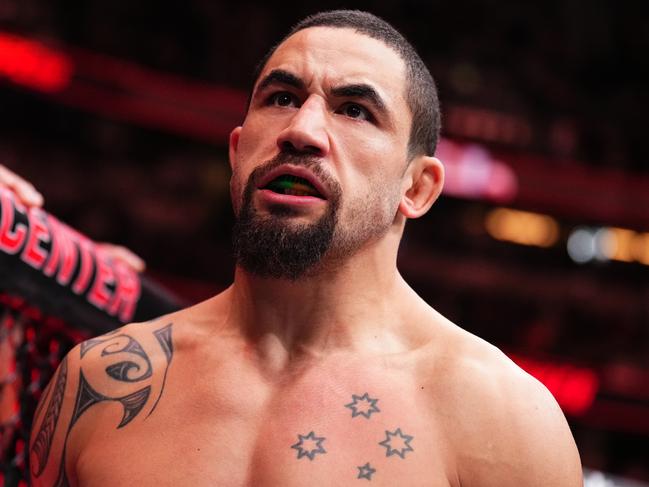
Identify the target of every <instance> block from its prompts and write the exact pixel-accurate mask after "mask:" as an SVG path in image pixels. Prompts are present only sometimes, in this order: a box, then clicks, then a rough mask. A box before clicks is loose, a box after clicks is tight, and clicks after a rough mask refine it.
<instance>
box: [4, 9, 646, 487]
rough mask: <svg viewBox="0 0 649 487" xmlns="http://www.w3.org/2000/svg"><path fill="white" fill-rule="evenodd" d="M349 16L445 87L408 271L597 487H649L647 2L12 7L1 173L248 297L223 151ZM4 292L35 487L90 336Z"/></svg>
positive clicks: (17, 473) (17, 428) (189, 277)
mask: <svg viewBox="0 0 649 487" xmlns="http://www.w3.org/2000/svg"><path fill="white" fill-rule="evenodd" d="M339 7H351V8H360V9H367V10H370V11H372V12H374V13H376V14H378V15H380V16H382V17H384V18H385V19H387V20H388V21H390V22H392V23H393V24H394V25H395V26H396V27H398V28H399V29H400V30H402V32H403V33H404V34H405V35H406V36H407V37H408V38H409V39H411V41H412V42H413V44H414V45H415V46H416V47H417V48H418V50H419V51H420V53H421V55H422V57H423V59H424V61H425V62H426V63H427V64H428V66H429V67H430V69H431V71H432V73H433V75H434V77H435V78H436V80H437V82H438V85H439V90H440V96H441V100H442V105H443V118H444V129H443V135H444V141H443V143H442V144H441V147H440V150H439V153H438V155H439V156H440V157H441V158H442V159H443V160H444V161H445V163H446V166H447V172H448V183H447V187H446V190H445V194H444V196H443V197H442V198H441V200H440V201H439V202H438V203H437V204H436V205H435V206H434V207H433V209H432V211H431V212H430V214H429V215H428V216H426V217H425V218H423V219H422V220H421V221H415V222H411V223H410V224H409V228H408V229H407V231H406V237H405V239H404V242H403V244H402V248H401V253H400V267H401V269H402V272H403V274H404V276H405V277H406V279H407V280H408V281H409V282H410V283H411V284H412V285H413V286H414V287H415V289H416V290H417V291H418V292H419V293H420V294H421V295H422V296H423V297H424V298H425V299H426V300H427V301H428V302H429V303H430V304H431V305H432V306H434V307H435V308H436V309H438V310H439V311H441V312H442V313H443V314H445V315H446V316H448V317H449V318H450V319H452V320H453V321H455V322H456V323H458V324H459V325H461V326H462V327H463V328H465V329H467V330H469V331H471V332H472V333H475V334H477V335H479V336H481V337H483V338H485V339H486V340H488V341H490V342H493V343H495V344H497V345H498V346H499V347H500V348H502V349H503V350H504V351H505V352H507V353H508V354H509V355H510V356H511V357H512V358H514V360H516V361H517V362H518V363H519V364H520V365H521V366H523V367H524V368H526V369H527V370H528V371H530V372H531V373H532V374H534V375H535V376H537V377H538V378H539V379H540V380H542V381H543V382H544V383H545V384H546V385H547V386H548V388H549V389H550V390H551V391H552V392H553V394H554V395H555V397H556V398H557V400H558V401H559V403H560V405H561V406H562V408H563V410H564V412H565V413H566V415H567V417H568V420H569V422H570V425H571V428H572V430H573V433H574V435H575V438H576V441H577V444H578V446H579V450H580V453H581V456H582V461H583V464H584V467H585V469H586V475H585V476H586V485H587V486H590V487H595V486H598V487H600V486H610V485H620V486H633V485H635V486H639V485H649V299H648V298H649V279H648V277H649V267H647V266H649V233H647V232H649V163H648V162H647V161H648V160H649V148H648V145H647V136H646V130H647V127H648V126H649V114H648V113H649V103H648V101H649V91H648V90H647V86H648V85H649V79H648V78H649V74H648V73H649V69H648V68H649V66H648V64H649V62H648V58H647V52H649V3H647V2H632V1H628V2H614V1H612V0H609V1H606V0H589V1H586V0H545V1H537V2H520V1H504V0H499V1H495V0H483V1H478V0H476V1H469V0H457V1H453V2H441V1H430V2H424V1H420V0H407V1H401V2H397V1H391V0H383V1H377V2H371V3H370V2H353V1H349V2H346V3H341V2H334V1H320V2H314V1H305V2H293V1H285V2H282V3H279V4H275V5H272V4H267V3H263V2H258V3H257V2H251V1H247V0H241V1H238V2H217V1H210V0H185V1H183V2H179V1H168V2H159V1H153V0H141V1H126V0H111V1H108V0H83V1H81V0H49V1H38V0H0V114H1V116H0V163H1V164H4V165H6V166H7V167H9V168H11V169H12V170H14V171H16V172H18V173H19V174H21V175H23V176H24V177H25V178H27V179H28V180H30V181H32V182H33V183H34V185H35V186H36V187H37V188H39V189H40V190H41V192H42V193H43V194H44V196H45V199H46V205H45V208H46V209H47V211H49V212H51V213H52V214H54V215H56V216H57V217H58V218H59V219H61V220H63V221H65V222H67V223H68V224H70V225H71V226H72V227H75V228H77V229H78V230H80V231H81V232H84V233H85V234H87V235H89V236H90V237H91V238H93V239H95V240H97V241H108V242H115V243H119V244H123V245H125V246H127V247H129V248H131V249H133V250H134V251H135V252H137V253H138V254H139V255H141V256H142V257H144V258H145V260H146V261H147V263H148V271H147V272H148V276H150V277H151V278H153V279H155V280H156V281H158V282H160V283H162V284H164V285H165V286H167V287H168V288H169V289H171V290H172V291H174V292H175V293H177V294H178V295H179V296H181V297H182V298H183V299H185V300H186V301H187V302H195V301H198V300H200V299H203V298H206V297H208V296H210V295H212V294H213V293H215V292H217V291H219V290H221V289H223V288H224V287H225V286H227V285H228V283H229V282H230V280H231V278H232V270H233V262H232V254H231V250H230V228H231V224H232V215H231V209H230V205H229V195H228V179H229V167H228V163H227V151H226V140H227V134H228V132H229V130H230V129H231V128H232V127H233V126H235V125H236V124H237V123H238V122H239V121H241V119H242V116H243V111H244V106H245V100H246V90H247V89H248V88H249V83H250V77H251V73H252V71H253V68H254V65H255V63H256V62H257V61H258V60H259V58H260V57H261V56H262V55H263V53H264V52H265V50H266V49H267V48H268V47H269V45H270V44H271V43H272V42H274V41H275V40H277V38H278V37H279V36H281V35H282V34H283V33H284V32H285V31H286V30H287V28H289V26H291V25H292V24H293V23H294V22H296V21H297V20H299V19H300V18H301V17H303V16H304V15H306V14H308V13H313V12H315V11H318V10H323V9H329V8H339ZM7 279H8V276H6V275H3V276H0V290H2V287H3V282H5V280H7ZM0 297H3V301H1V302H2V304H0V313H2V315H1V319H2V321H1V323H2V325H1V326H0V362H2V363H0V379H2V380H1V381H0V422H1V425H0V435H2V436H0V454H2V456H1V457H0V460H2V464H1V465H0V467H1V468H0V475H1V477H0V483H2V482H3V480H1V479H4V482H5V484H6V485H17V484H19V482H21V481H20V478H21V476H22V475H23V472H24V471H25V468H26V465H25V463H26V461H27V459H26V455H25V452H24V448H25V441H26V435H27V431H28V427H29V421H30V414H32V413H33V407H34V405H35V401H36V400H37V398H38V396H39V395H40V392H41V390H42V387H43V385H44V384H45V383H46V381H47V379H48V378H49V375H50V374H51V372H52V370H53V367H55V366H56V364H57V362H58V360H59V359H60V357H61V356H62V354H63V353H65V351H66V350H67V349H68V348H69V347H70V346H71V345H72V344H73V343H74V342H75V341H77V340H79V339H81V338H83V337H84V336H89V334H92V333H93V331H92V330H85V329H84V323H69V321H70V320H68V322H66V323H64V324H62V322H61V320H60V319H59V317H56V316H43V314H42V313H39V312H38V310H34V309H33V308H30V306H29V304H30V303H25V302H23V301H20V300H19V301H18V302H16V301H15V298H16V297H15V296H14V297H13V299H14V301H11V299H12V297H11V296H9V297H7V296H6V295H3V294H1V293H0ZM12 303H13V304H12ZM30 309H31V311H30ZM64 321H65V320H64ZM623 478H624V479H626V480H623ZM642 482H645V483H642Z"/></svg>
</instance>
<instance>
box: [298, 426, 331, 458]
mask: <svg viewBox="0 0 649 487" xmlns="http://www.w3.org/2000/svg"><path fill="white" fill-rule="evenodd" d="M297 436H298V438H299V439H300V441H298V442H297V443H296V444H295V445H291V448H294V449H295V450H297V458H298V460H299V459H300V458H302V457H309V460H313V458H314V457H315V456H316V455H317V454H318V453H327V451H326V450H325V449H324V447H323V446H322V442H323V441H324V440H326V438H325V437H323V436H316V435H315V433H314V432H313V431H311V432H310V433H309V434H308V435H306V436H305V435H297Z"/></svg>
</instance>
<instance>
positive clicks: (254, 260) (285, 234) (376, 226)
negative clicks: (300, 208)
mask: <svg viewBox="0 0 649 487" xmlns="http://www.w3.org/2000/svg"><path fill="white" fill-rule="evenodd" d="M282 164H292V165H296V166H302V167H305V168H308V169H310V170H311V171H312V172H313V173H314V174H315V175H316V176H317V178H318V179H319V181H320V182H321V183H322V184H323V185H324V187H325V188H326V190H327V192H328V194H329V198H328V200H327V209H326V211H325V213H324V214H323V215H322V216H321V217H320V218H319V219H318V220H317V221H315V222H314V223H295V222H291V221H290V219H291V217H292V216H295V215H297V213H296V212H295V210H293V209H292V208H290V207H287V206H283V205H276V206H272V207H270V209H269V213H268V214H266V215H260V214H259V213H258V212H257V210H256V209H255V207H254V204H253V194H254V192H255V190H256V189H257V188H258V185H259V181H261V180H262V178H263V177H264V176H265V175H266V174H268V173H269V172H270V171H272V170H273V169H275V168H276V167H277V166H280V165H282ZM377 189H379V190H378V191H377V192H376V193H375V195H376V196H375V198H371V197H370V198H360V199H359V200H358V201H357V202H356V203H357V204H356V205H352V206H351V207H350V208H349V209H348V213H349V215H348V216H349V218H348V220H349V221H351V222H352V224H351V226H350V227H349V228H343V225H341V224H340V222H339V220H340V209H341V200H342V189H341V187H340V185H339V184H338V182H337V181H336V180H335V179H334V178H332V177H331V176H330V175H329V174H328V173H327V172H326V171H325V170H324V169H323V168H322V166H321V163H320V161H319V159H316V158H313V157H310V156H308V155H306V154H301V153H291V152H282V153H280V154H279V155H278V156H277V157H275V158H273V159H271V160H270V161H268V162H266V163H265V164H263V165H262V166H260V167H258V168H256V169H255V170H254V171H253V172H252V173H251V174H250V177H249V178H248V181H247V182H246V185H245V188H244V190H243V197H242V200H241V204H240V206H239V211H238V214H237V215H236V222H235V225H234V230H233V246H234V254H235V258H236V260H237V264H238V265H239V266H241V267H242V268H243V269H244V270H246V271H247V272H249V273H251V274H254V275H256V276H259V277H266V278H275V279H289V280H293V281H295V280H297V279H299V278H302V277H308V276H311V275H315V274H317V273H318V271H322V270H324V269H325V268H326V266H327V265H330V266H335V265H336V264H337V263H341V262H343V261H344V260H345V259H347V258H348V257H349V256H351V255H353V254H354V253H355V252H356V251H357V250H358V249H359V248H360V247H361V246H362V245H363V244H364V243H366V242H367V241H368V240H371V239H373V238H377V237H381V236H383V235H385V234H386V233H387V231H388V230H389V228H390V225H391V224H392V222H393V219H394V215H395V213H396V209H397V206H398V201H399V198H398V196H397V194H396V193H395V194H394V195H392V196H388V195H390V194H392V193H391V192H390V191H389V189H388V188H377ZM325 257H326V259H325Z"/></svg>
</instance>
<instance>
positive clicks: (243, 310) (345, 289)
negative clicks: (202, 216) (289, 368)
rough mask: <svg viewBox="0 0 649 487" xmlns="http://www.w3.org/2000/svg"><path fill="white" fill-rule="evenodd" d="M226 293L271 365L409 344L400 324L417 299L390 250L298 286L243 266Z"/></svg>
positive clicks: (234, 312)
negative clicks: (252, 272) (347, 351)
mask: <svg viewBox="0 0 649 487" xmlns="http://www.w3.org/2000/svg"><path fill="white" fill-rule="evenodd" d="M391 254H392V255H391ZM227 293H228V295H229V296H230V304H231V313H230V316H231V318H233V321H234V322H236V324H237V326H241V327H242V329H243V331H244V333H245V334H246V335H247V337H248V338H249V339H250V341H251V342H253V343H255V344H257V345H258V347H259V348H260V351H261V352H262V355H268V357H269V359H270V360H269V362H270V363H271V364H282V365H287V363H288V362H291V361H293V360H294V359H309V358H316V359H317V358H318V357H322V356H324V355H328V354H330V353H332V352H336V351H344V350H354V351H363V352H370V353H371V352H388V353H389V352H398V351H402V350H404V349H405V348H407V346H408V344H406V343H403V339H402V337H401V330H402V329H403V328H402V327H401V326H400V325H401V323H402V321H403V315H404V309H405V308H406V307H407V304H406V303H407V302H412V300H413V298H414V296H415V295H414V292H413V291H412V290H411V289H410V288H409V287H408V285H407V284H406V283H405V281H404V280H403V279H402V278H401V276H400V275H399V272H398V271H397V268H396V252H390V250H386V249H385V248H383V249H381V248H380V247H379V248H374V249H371V250H368V251H365V252H363V251H361V252H359V253H357V254H355V255H354V256H353V257H352V258H351V259H349V260H348V261H347V262H345V263H342V264H340V265H338V266H336V267H335V268H334V269H327V270H326V271H322V272H320V273H318V274H317V275H314V276H309V277H305V278H303V279H297V280H295V281H291V280H288V279H268V278H260V277H257V276H254V275H252V274H250V273H248V272H246V271H244V270H243V269H241V268H237V270H236V272H235V279H234V284H233V285H232V287H231V288H230V289H229V290H228V292H227Z"/></svg>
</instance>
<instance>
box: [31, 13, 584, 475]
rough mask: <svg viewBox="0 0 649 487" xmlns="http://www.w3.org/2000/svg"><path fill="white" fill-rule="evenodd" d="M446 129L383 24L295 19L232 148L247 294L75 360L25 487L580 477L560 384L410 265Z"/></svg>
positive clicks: (416, 63)
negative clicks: (556, 389)
mask: <svg viewBox="0 0 649 487" xmlns="http://www.w3.org/2000/svg"><path fill="white" fill-rule="evenodd" d="M438 117H439V116H438V108H437V99H436V95H435V91H434V85H433V82H432V79H431V78H430V75H429V74H428V71H427V70H426V68H425V67H424V65H423V63H422V62H421V60H420V59H419V57H418V56H417V55H416V54H415V53H414V51H413V50H412V48H411V47H410V46H409V45H408V44H407V43H406V41H405V40H404V39H403V38H402V37H401V36H400V35H399V34H398V33H396V32H395V31H394V29H392V28H391V27H390V26H388V25H387V24H385V23H384V22H383V21H380V20H379V19H377V18H375V17H373V16H371V15H369V14H364V13H354V12H328V13H324V14H319V15H317V16H315V17H312V18H307V19H306V20H305V21H303V22H302V23H301V24H299V25H298V26H297V27H296V28H295V29H294V30H293V31H292V32H291V33H290V34H289V35H288V36H287V37H286V38H285V39H284V40H283V41H282V42H281V43H280V44H279V45H278V46H276V48H275V49H274V50H272V51H271V53H270V55H269V56H268V57H267V58H266V59H265V60H264V63H263V64H262V66H261V69H260V72H259V75H258V77H257V79H256V82H255V86H254V88H253V92H252V96H251V101H250V106H249V109H248V112H247V116H246V119H245V121H244V123H243V125H242V126H241V127H237V128H235V129H234V130H233V132H232V134H231V136H230V145H229V149H230V162H231V165H232V171H233V175H232V181H231V193H232V201H233V206H234V210H235V213H236V215H237V224H236V228H235V232H234V233H235V237H234V241H235V251H236V256H237V267H236V271H235V277H234V283H233V284H232V286H231V287H230V288H229V289H227V290H226V291H224V292H223V293H222V294H219V295H217V296H215V297H213V298H211V299H209V300H208V301H205V302H203V303H200V304H198V305H196V306H194V307H191V308H189V309H186V310H183V311H180V312H177V313H174V314H171V315H167V316H163V317H161V318H159V319H157V320H154V321H152V322H149V323H144V324H132V325H128V326H125V327H123V328H121V329H119V330H116V331H114V332H112V333H110V334H108V335H104V336H102V337H98V338H95V339H91V340H89V341H87V342H85V343H82V344H80V345H79V346H77V347H76V348H75V349H73V350H72V351H71V352H70V353H69V354H68V356H67V357H66V358H65V360H64V361H63V362H62V364H61V365H60V367H59V369H58V371H57V373H56V375H55V376H54V378H53V379H52V382H51V384H50V386H49V387H48V390H47V391H46V393H45V394H44V400H43V401H42V404H41V406H40V407H39V410H38V411H37V412H36V415H35V422H34V429H33V432H32V439H31V444H30V459H31V475H32V482H33V484H34V486H52V485H55V486H65V485H80V486H154V487H162V486H185V485H186V486H228V487H230V486H232V487H236V486H256V487H264V486H282V487H293V486H296V487H297V486H305V485H309V486H311V485H313V486H348V485H357V484H358V485H363V484H364V483H365V482H371V483H372V484H374V485H381V486H390V487H395V486H427V487H433V486H435V487H437V486H439V487H441V486H457V487H459V486H464V487H467V486H470V487H487V486H492V487H507V486H510V487H522V486H526V487H532V486H538V487H549V486H552V487H563V486H565V487H577V486H581V485H582V480H581V467H580V460H579V455H578V452H577V449H576V447H575V444H574V441H573V439H572V436H571V434H570V430H569V428H568V426H567V424H566V421H565V418H564V417H563V415H562V413H561V411H560V409H559V407H558V406H557V404H556V402H555V401H554V399H553V398H552V396H551V395H550V394H549V393H548V391H547V390H546V389H545V388H544V387H543V386H542V385H540V384H539V383H538V382H537V381H536V380H534V379H533V378H531V377H530V376H529V375H527V374H525V373H524V372H523V371H521V370H520V369H519V368H518V367H517V366H516V365H514V364H513V363H512V362H511V361H510V360H509V359H507V357H505V356H504V355H503V354H502V353H501V352H500V351H499V350H497V349H496V348H494V347H493V346H491V345H489V344H487V343H485V342H484V341H483V340H481V339H479V338H477V337H475V336H473V335H471V334H469V333H467V332H465V331H463V330H462V329H460V328H459V327H457V326H456V325H454V324H453V323H450V322H449V321H448V320H446V319H445V318H444V317H443V316H441V315H440V314H439V313H437V312H436V311H435V310H433V309H432V308H431V307H430V306H428V305H427V304H426V303H425V302H424V301H423V300H422V299H421V298H419V297H418V296H417V295H416V294H415V292H414V291H413V290H412V289H411V288H410V287H409V286H408V285H407V284H406V283H405V282H404V280H403V279H402V278H401V276H400V275H399V272H398V271H397V268H396V257H397V248H398V246H399V241H400V239H401V236H402V233H403V230H404V225H405V223H406V220H407V219H409V218H417V217H419V216H422V215H423V214H424V213H426V212H427V211H428V209H429V208H430V207H431V205H432V204H433V202H434V201H435V199H436V198H437V196H438V195H439V193H440V190H441V188H442V183H443V179H444V171H443V167H442V164H441V163H440V161H438V160H437V159H435V158H434V157H433V156H432V154H433V153H434V147H435V142H436V138H437V133H438V125H439V123H438V120H439V118H438Z"/></svg>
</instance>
